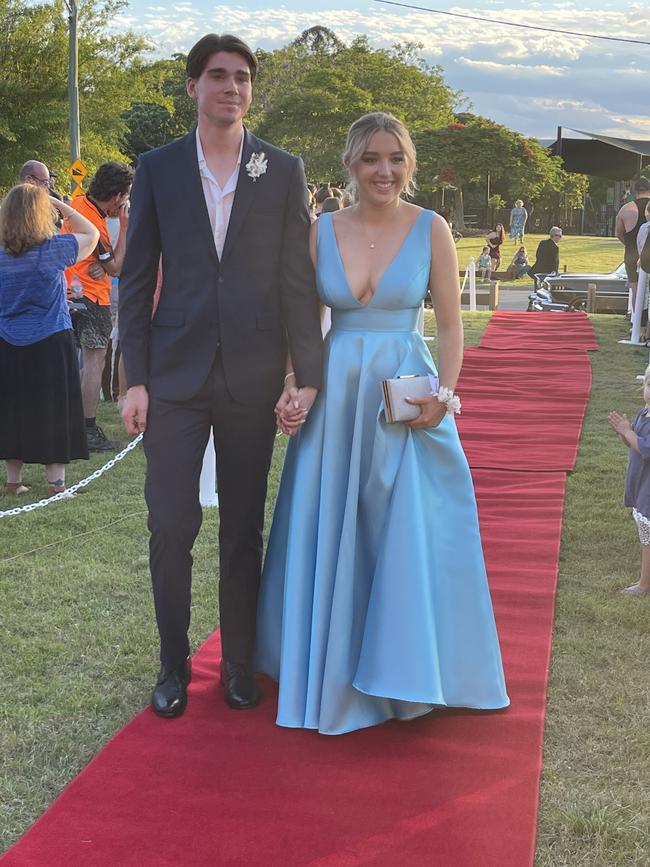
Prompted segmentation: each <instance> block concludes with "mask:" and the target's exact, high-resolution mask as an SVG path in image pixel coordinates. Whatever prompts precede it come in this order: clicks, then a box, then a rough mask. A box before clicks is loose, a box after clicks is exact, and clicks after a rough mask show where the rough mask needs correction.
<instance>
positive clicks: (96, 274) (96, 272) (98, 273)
mask: <svg viewBox="0 0 650 867" xmlns="http://www.w3.org/2000/svg"><path fill="white" fill-rule="evenodd" d="M88 274H89V276H90V277H92V278H93V280H101V279H102V277H105V276H106V271H104V269H103V268H102V266H101V265H100V264H99V262H92V263H91V264H90V265H89V266H88Z"/></svg>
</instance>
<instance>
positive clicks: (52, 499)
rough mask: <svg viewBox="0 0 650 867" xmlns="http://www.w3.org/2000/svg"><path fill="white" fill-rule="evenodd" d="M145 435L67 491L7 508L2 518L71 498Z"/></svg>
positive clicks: (1, 514)
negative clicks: (13, 507)
mask: <svg viewBox="0 0 650 867" xmlns="http://www.w3.org/2000/svg"><path fill="white" fill-rule="evenodd" d="M143 436H144V434H138V436H137V437H136V438H135V439H134V440H131V442H130V443H129V444H128V446H126V448H124V449H122V451H121V452H119V454H117V455H115V457H114V458H111V459H110V461H107V462H106V463H105V464H104V466H103V467H100V468H99V469H98V470H95V472H94V473H91V474H90V475H89V476H88V478H86V479H82V480H81V481H80V482H77V484H76V485H73V486H72V487H71V488H66V489H65V491H61V493H60V494H54V496H52V497H47V499H45V500H39V501H38V503H27V505H26V506H18V507H17V508H15V509H7V510H6V511H4V512H0V518H9V517H12V516H13V515H20V514H22V513H23V512H33V511H34V509H41V508H42V507H43V506H49V505H50V504H51V503H56V502H58V501H59V500H68V499H70V497H72V496H74V494H75V493H76V492H77V491H78V490H79V489H80V488H85V487H86V485H89V484H90V483H91V482H94V481H95V479H98V478H99V477H100V476H103V475H104V473H106V472H108V470H110V469H111V468H112V467H114V466H115V464H116V463H118V462H119V461H121V460H122V458H124V457H125V456H126V455H127V454H128V453H129V452H131V451H133V449H134V448H135V447H136V446H137V445H139V444H140V442H141V440H142V437H143Z"/></svg>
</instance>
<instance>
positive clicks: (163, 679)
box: [151, 656, 192, 719]
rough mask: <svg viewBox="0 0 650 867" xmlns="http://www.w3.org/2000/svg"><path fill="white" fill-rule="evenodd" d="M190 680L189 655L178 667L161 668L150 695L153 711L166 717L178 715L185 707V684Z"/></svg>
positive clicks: (190, 662) (190, 664) (190, 666)
mask: <svg viewBox="0 0 650 867" xmlns="http://www.w3.org/2000/svg"><path fill="white" fill-rule="evenodd" d="M191 680H192V660H191V659H190V658H189V656H188V657H187V659H186V660H185V662H184V663H183V665H181V666H179V667H178V668H172V669H164V668H161V669H160V676H159V677H158V683H157V684H156V686H155V687H154V691H153V694H152V696H151V707H152V708H153V712H154V713H155V714H156V715H157V716H161V717H165V718H166V719H171V718H172V717H175V716H180V715H181V714H182V713H183V711H184V710H185V708H186V707H187V685H188V683H189V682H190V681H191Z"/></svg>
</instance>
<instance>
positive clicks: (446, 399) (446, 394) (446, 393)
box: [435, 385, 460, 415]
mask: <svg viewBox="0 0 650 867" xmlns="http://www.w3.org/2000/svg"><path fill="white" fill-rule="evenodd" d="M435 396H436V398H437V399H438V400H439V401H440V403H444V404H445V406H446V407H447V415H454V414H456V413H458V414H460V398H459V397H458V395H457V394H454V393H453V391H452V390H451V389H450V388H447V387H446V386H444V385H441V386H440V388H439V389H438V391H437V392H436V394H435Z"/></svg>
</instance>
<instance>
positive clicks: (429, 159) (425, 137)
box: [416, 113, 586, 228]
mask: <svg viewBox="0 0 650 867" xmlns="http://www.w3.org/2000/svg"><path fill="white" fill-rule="evenodd" d="M416 146H417V149H418V162H419V171H418V179H419V185H420V189H422V190H424V191H432V190H436V189H441V188H442V187H444V186H448V187H449V186H450V187H452V188H453V189H454V190H455V191H456V200H455V203H454V219H455V221H456V222H457V223H458V225H459V226H460V227H461V228H462V227H463V226H464V214H463V193H464V191H465V190H466V189H467V187H468V185H470V184H472V183H476V182H478V181H483V182H485V181H486V178H487V175H488V174H489V176H490V187H491V192H492V194H493V195H498V196H500V197H501V198H502V199H504V200H505V201H506V202H509V203H512V202H514V201H515V199H518V198H534V199H535V200H536V201H538V202H539V203H540V204H541V205H543V206H544V205H546V204H547V203H548V202H550V201H551V200H552V199H553V197H554V196H555V197H557V196H558V195H559V194H560V193H563V194H564V195H565V196H569V197H571V198H572V199H575V200H576V201H579V199H580V197H581V195H582V189H583V187H584V188H586V179H584V178H583V177H582V176H580V175H571V174H569V173H568V172H565V171H564V169H563V168H562V161H561V159H560V158H559V157H554V156H552V155H551V154H550V153H549V151H548V150H547V149H546V148H544V147H543V146H542V145H540V144H539V142H537V141H535V140H534V139H529V138H526V137H525V136H523V135H521V134H520V133H518V132H514V131H513V130H510V129H508V128H507V127H504V126H501V125H500V124H498V123H494V121H491V120H489V119H487V118H484V117H479V116H476V115H472V114H468V113H463V114H459V115H457V117H456V120H454V121H453V122H452V123H450V124H448V125H447V126H446V127H444V128H439V129H428V130H425V131H423V132H421V133H420V134H418V135H417V136H416Z"/></svg>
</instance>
